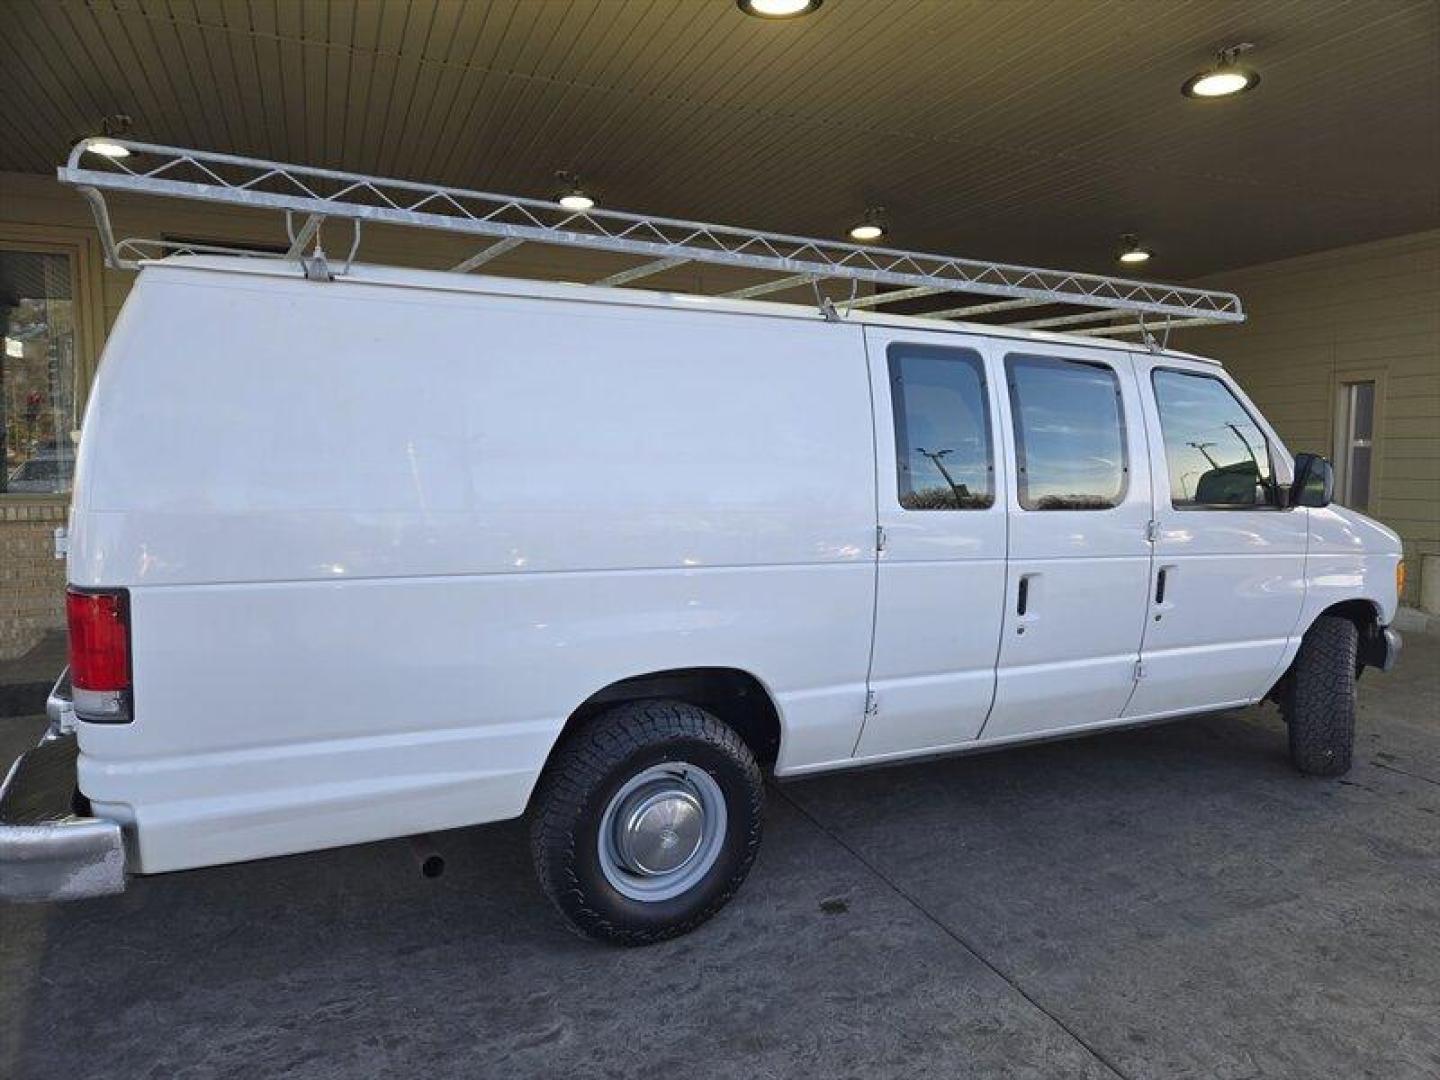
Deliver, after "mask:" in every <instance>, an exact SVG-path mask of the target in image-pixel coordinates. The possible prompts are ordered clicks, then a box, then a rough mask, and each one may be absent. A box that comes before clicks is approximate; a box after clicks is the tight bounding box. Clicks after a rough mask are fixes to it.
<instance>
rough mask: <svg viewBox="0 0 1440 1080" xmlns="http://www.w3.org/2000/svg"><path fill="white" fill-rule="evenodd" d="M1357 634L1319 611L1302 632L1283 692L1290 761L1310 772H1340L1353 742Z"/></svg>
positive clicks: (1347, 766)
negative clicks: (1285, 702)
mask: <svg viewBox="0 0 1440 1080" xmlns="http://www.w3.org/2000/svg"><path fill="white" fill-rule="evenodd" d="M1359 642H1360V635H1359V631H1357V630H1356V628H1355V624H1354V623H1353V622H1351V621H1350V620H1349V619H1346V618H1341V617H1339V616H1334V615H1322V616H1321V617H1320V618H1318V619H1316V620H1315V624H1314V625H1313V626H1311V627H1310V629H1309V630H1308V631H1307V632H1306V634H1305V638H1304V640H1303V641H1302V642H1301V643H1300V652H1299V655H1297V656H1296V658H1295V668H1294V671H1293V673H1292V680H1291V683H1292V684H1291V686H1290V688H1289V692H1288V694H1287V695H1286V699H1287V705H1286V708H1285V721H1286V723H1287V724H1288V725H1289V728H1290V760H1291V761H1292V762H1293V763H1294V765H1295V767H1296V768H1297V769H1299V770H1300V771H1301V772H1302V773H1306V774H1308V775H1311V776H1343V775H1344V774H1345V773H1347V772H1349V771H1350V763H1351V758H1352V756H1353V753H1354V746H1355V665H1356V654H1357V651H1358V649H1359Z"/></svg>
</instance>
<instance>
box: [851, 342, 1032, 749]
mask: <svg viewBox="0 0 1440 1080" xmlns="http://www.w3.org/2000/svg"><path fill="white" fill-rule="evenodd" d="M865 343H866V350H867V353H868V356H869V362H870V381H871V387H872V394H873V398H874V403H875V439H876V470H877V474H878V475H877V477H876V481H877V483H876V487H877V491H878V498H879V507H878V522H879V526H880V529H881V530H882V542H881V544H880V545H879V546H880V558H879V566H878V568H877V576H878V580H877V591H876V610H875V643H874V651H873V653H872V659H871V670H870V689H871V693H872V694H873V695H874V696H873V698H872V699H871V700H872V705H873V709H872V710H871V711H869V712H867V716H866V721H865V727H864V730H863V731H862V732H861V736H860V740H859V743H858V745H857V747H856V754H857V755H858V756H861V757H873V756H880V755H886V754H901V753H907V752H915V751H921V750H930V749H941V748H944V747H948V746H954V745H957V744H960V743H965V742H969V741H971V740H973V739H974V738H975V736H976V735H977V734H978V733H979V731H980V728H981V726H982V725H983V724H984V723H985V717H986V716H987V714H988V713H989V711H990V703H991V699H992V697H993V696H994V690H995V651H996V646H997V643H998V640H999V633H1000V612H1001V608H1002V606H1003V604H1004V594H1005V505H1004V498H1003V495H1002V492H1003V491H1004V483H1003V466H1002V463H1001V454H1000V452H999V445H1000V439H999V431H1000V421H999V413H998V411H997V405H996V397H995V393H994V391H993V388H992V386H991V380H990V378H989V377H988V375H987V370H986V356H985V354H986V352H987V351H988V350H989V349H990V348H991V345H990V343H989V342H988V341H986V339H984V338H980V337H970V336H969V335H958V334H953V333H927V332H925V331H914V330H890V329H886V328H880V327H866V328H865Z"/></svg>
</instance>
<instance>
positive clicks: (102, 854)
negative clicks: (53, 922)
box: [0, 675, 125, 900]
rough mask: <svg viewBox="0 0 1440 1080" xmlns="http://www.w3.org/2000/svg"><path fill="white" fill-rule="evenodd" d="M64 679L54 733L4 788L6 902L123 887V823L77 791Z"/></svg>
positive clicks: (1, 832)
mask: <svg viewBox="0 0 1440 1080" xmlns="http://www.w3.org/2000/svg"><path fill="white" fill-rule="evenodd" d="M67 689H68V685H67V684H66V678H65V676H64V675H62V676H61V678H60V681H59V682H57V683H56V688H55V690H54V691H52V693H51V697H50V702H49V712H50V729H49V730H48V731H47V732H46V733H45V737H44V738H43V739H42V740H41V741H40V745H39V746H37V747H36V748H35V749H34V750H30V751H28V752H26V753H24V754H21V755H20V757H18V758H17V759H16V760H15V764H14V765H12V766H11V767H10V772H9V773H8V774H7V775H6V777H5V782H4V783H3V784H0V900H77V899H80V898H82V897H87V896H106V895H108V894H110V893H117V892H120V891H122V890H123V889H124V888H125V844H124V839H123V837H122V835H121V831H120V824H119V822H116V821H111V820H110V819H108V818H97V817H90V816H89V815H88V814H87V813H85V812H84V807H83V805H82V802H83V800H80V799H79V798H78V793H77V791H76V789H75V759H76V756H77V754H78V753H79V747H78V746H77V745H76V742H75V735H74V730H73V729H74V717H73V713H67V710H66V708H65V706H66V705H67V704H68V701H67V697H68V695H67V694H66V693H65V691H66V690H67Z"/></svg>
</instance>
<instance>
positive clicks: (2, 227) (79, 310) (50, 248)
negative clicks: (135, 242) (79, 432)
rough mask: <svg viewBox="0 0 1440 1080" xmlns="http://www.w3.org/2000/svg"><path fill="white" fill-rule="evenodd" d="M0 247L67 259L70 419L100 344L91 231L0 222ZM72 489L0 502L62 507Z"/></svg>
mask: <svg viewBox="0 0 1440 1080" xmlns="http://www.w3.org/2000/svg"><path fill="white" fill-rule="evenodd" d="M0 248H4V249H5V250H7V251H21V252H26V253H32V254H36V255H62V256H65V257H66V258H68V259H69V260H70V273H71V281H70V284H71V288H72V290H73V292H74V297H75V336H76V341H75V371H74V373H73V377H74V379H75V412H76V423H77V424H79V423H80V422H81V421H82V420H83V418H84V416H85V406H86V404H87V403H88V401H89V398H90V387H91V386H92V384H93V383H94V381H95V368H96V365H97V364H98V363H99V357H100V348H101V344H102V342H103V341H104V339H105V312H104V308H103V305H102V297H103V295H104V283H103V280H102V276H101V265H102V264H101V259H100V250H99V245H98V244H97V242H96V239H95V235H94V232H93V230H91V229H82V228H76V227H74V226H68V225H26V224H18V223H14V222H5V223H0ZM72 495H73V491H66V492H33V491H26V492H19V491H3V492H0V506H50V507H54V506H68V505H69V504H70V500H71V497H72Z"/></svg>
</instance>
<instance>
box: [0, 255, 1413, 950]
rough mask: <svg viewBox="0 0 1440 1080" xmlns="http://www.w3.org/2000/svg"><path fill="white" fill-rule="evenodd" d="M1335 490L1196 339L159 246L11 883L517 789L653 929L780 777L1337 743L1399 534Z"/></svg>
mask: <svg viewBox="0 0 1440 1080" xmlns="http://www.w3.org/2000/svg"><path fill="white" fill-rule="evenodd" d="M1297 472H1299V473H1301V474H1303V475H1302V476H1300V477H1298V478H1297V476H1296V473H1297ZM1329 490H1330V480H1329V468H1328V466H1327V465H1326V464H1325V463H1324V462H1323V461H1321V460H1319V459H1316V458H1313V457H1310V456H1307V455H1302V456H1301V457H1300V459H1299V461H1298V464H1292V458H1291V456H1290V453H1289V452H1288V451H1287V450H1286V448H1285V447H1284V445H1283V444H1282V443H1281V441H1280V439H1279V437H1278V436H1277V435H1276V434H1275V432H1274V430H1273V429H1272V428H1271V427H1270V425H1269V424H1268V423H1267V422H1266V421H1265V419H1264V418H1263V417H1262V416H1261V415H1260V413H1259V412H1258V411H1257V410H1256V409H1255V407H1254V406H1253V405H1252V404H1251V403H1250V401H1249V400H1248V399H1247V398H1246V396H1245V394H1244V392H1243V391H1242V390H1241V389H1240V388H1239V387H1238V386H1237V385H1236V384H1235V383H1234V381H1233V380H1231V379H1230V377H1229V376H1228V375H1227V374H1226V373H1225V371H1224V370H1223V369H1222V368H1221V367H1220V366H1219V365H1218V364H1216V363H1213V362H1211V361H1207V360H1203V359H1199V358H1196V357H1193V356H1188V355H1184V354H1180V353H1175V352H1165V351H1160V352H1152V351H1148V350H1146V349H1144V348H1141V347H1138V346H1132V345H1125V344H1121V343H1117V342H1108V341H1101V340H1094V339H1086V338H1076V337H1066V336H1063V335H1059V334H1049V333H1044V332H1038V331H1024V330H1006V329H1004V328H999V327H980V326H973V325H972V326H966V325H954V326H951V325H945V324H938V323H936V322H934V321H929V320H923V319H918V318H907V317H904V316H893V315H885V314H878V313H877V314H864V313H861V312H855V313H852V314H851V315H850V316H849V317H847V318H844V319H841V320H838V321H836V320H827V319H824V318H821V317H820V316H819V315H818V314H817V313H816V312H815V311H814V310H813V309H812V310H807V309H804V308H800V307H796V306H793V305H782V304H768V303H762V302H756V301H743V300H723V299H709V298H701V297H694V296H678V295H669V294H663V293H647V292H639V291H635V290H621V289H597V288H593V287H579V286H567V285H561V284H542V283H535V282H524V281H511V280H505V279H500V278H482V277H462V276H459V275H454V274H444V273H429V272H422V271H412V270H395V269H385V268H366V267H356V268H354V269H353V270H352V271H351V272H350V273H349V274H348V275H347V276H346V277H345V278H344V279H343V280H337V281H333V282H324V283H317V282H315V281H310V280H306V279H305V278H304V277H302V276H300V275H298V274H296V273H295V271H294V268H293V266H291V265H288V264H283V263H281V264H266V263H262V262H258V261H256V260H245V259H236V258H225V257H214V256H211V257H187V258H179V259H167V260H162V261H158V262H154V263H151V264H148V265H146V266H145V267H144V269H143V270H142V272H141V273H140V275H139V278H138V280H137V281H136V283H135V285H134V288H133V289H132V291H131V293H130V296H129V299H128V300H127V301H126V303H125V307H124V310H123V312H122V313H121V315H120V318H119V321H118V322H117V324H116V326H115V328H114V331H113V333H112V334H111V336H110V339H109V344H108V346H107V348H106V352H105V357H104V362H103V364H102V366H101V369H100V374H99V377H98V380H97V382H96V384H95V387H94V390H93V393H92V396H91V400H90V403H89V408H88V411H87V414H86V419H85V425H84V438H83V441H82V443H81V447H80V454H79V461H78V468H77V474H76V479H75V494H74V507H73V511H72V519H71V528H70V540H69V542H70V549H69V581H70V590H69V598H68V602H69V616H70V637H71V648H72V658H71V673H72V676H73V682H74V704H73V708H74V713H75V716H76V718H77V719H78V725H76V726H77V727H78V756H77V754H76V745H75V740H74V739H69V738H59V739H55V740H52V741H50V742H47V743H46V744H45V745H43V746H42V747H41V748H40V749H38V750H37V751H34V752H32V753H31V754H30V755H27V756H26V757H25V758H22V759H21V761H20V762H19V763H17V766H16V768H15V769H14V770H12V772H11V775H10V777H9V779H8V781H7V791H6V792H5V794H4V800H5V802H6V803H7V804H9V805H10V806H11V810H10V812H9V814H8V816H6V817H5V822H6V823H5V824H4V825H0V830H3V831H0V858H3V860H4V861H3V863H0V874H3V881H4V889H3V891H4V892H5V893H6V894H8V895H10V896H12V897H30V898H34V897H37V896H51V897H53V896H66V895H84V894H92V893H95V892H103V891H107V890H109V889H113V888H116V887H119V886H120V885H122V884H123V882H124V874H125V873H126V872H128V873H137V874H153V873H159V872H162V871H169V870H181V869H185V868H187V867H197V866H206V865H212V864H216V863H225V862H234V861H238V860H245V859H255V858H262V857H266V856H272V855H283V854H287V853H290V852H301V851H311V850H315V849H318V848H325V847H331V846H335V845H341V844H354V843H360V842H364V841H371V840H378V839H381V838H383V837H397V836H408V835H412V834H423V833H426V832H428V831H431V830H440V829H451V828H455V827H457V826H467V825H475V824H479V823H481V822H490V821H498V820H502V819H506V818H514V817H517V816H520V815H525V816H527V817H528V819H529V821H530V823H531V836H532V842H533V851H534V858H535V866H536V870H537V872H538V874H539V876H540V880H541V882H542V883H543V885H544V888H545V890H546V892H547V893H548V895H549V896H550V898H551V899H552V900H553V901H554V902H555V904H556V905H557V906H558V907H559V908H560V910H561V911H562V912H564V914H565V915H566V916H568V917H569V919H570V920H571V921H572V922H573V923H574V924H575V925H576V926H577V927H579V928H580V929H582V930H584V931H585V932H587V933H590V934H593V935H595V936H598V937H602V938H608V939H612V940H616V941H622V942H631V943H636V942H648V941H653V940H657V939H660V938H664V937H667V936H670V935H673V934H677V933H680V932H683V931H685V930H688V929H690V928H691V927H694V926H695V925H697V924H698V923H700V922H701V921H703V920H705V919H707V918H709V917H710V916H711V915H713V914H714V913H715V912H716V911H717V910H718V909H719V908H720V907H721V906H722V905H723V904H724V903H725V902H726V901H727V900H728V899H729V898H730V896H731V895H733V894H734V892H735V890H736V889H737V888H738V887H739V885H740V883H741V882H742V881H743V879H744V878H745V875H746V873H747V871H748V870H749V868H750V864H751V861H752V860H753V859H754V857H755V853H756V850H757V848H758V846H759V842H760V830H761V807H762V803H763V799H764V781H763V776H764V775H765V773H766V771H771V772H773V774H774V775H775V776H777V777H781V778H786V777H796V776H803V775H807V774H811V773H817V772H822V771H826V770H833V769H844V768H853V767H855V766H860V765H872V764H875V763H878V762H891V761H897V760H901V759H905V758H913V757H917V756H920V755H933V754H938V753H951V752H965V751H972V750H980V749H988V748H992V747H995V746H997V745H1000V744H1009V743H1024V742H1029V741H1032V740H1037V739H1046V738H1052V737H1056V736H1064V735H1074V734H1079V733H1082V732H1089V731H1097V730H1104V729H1108V728H1113V727H1119V726H1125V725H1132V724H1140V723H1145V722H1148V721H1153V720H1158V719H1162V718H1168V717H1175V716H1182V715H1187V714H1192V713H1198V712H1203V711H1207V710H1215V709H1229V708H1235V707H1238V706H1244V705H1249V704H1253V703H1255V702H1257V701H1260V700H1261V699H1262V698H1264V697H1266V696H1267V695H1269V696H1271V697H1274V698H1275V699H1276V700H1278V701H1279V702H1280V703H1281V706H1282V708H1283V709H1284V711H1285V715H1286V719H1287V720H1288V722H1289V729H1290V751H1291V755H1292V757H1293V759H1294V762H1295V764H1296V766H1297V767H1298V768H1299V769H1300V770H1301V771H1303V772H1308V773H1316V774H1323V775H1335V774H1338V773H1341V772H1344V771H1345V769H1346V768H1347V767H1348V765H1349V762H1350V754H1351V745H1352V741H1353V732H1354V720H1355V699H1354V686H1355V679H1356V676H1357V675H1358V674H1359V671H1360V668H1361V666H1362V665H1369V666H1374V667H1380V668H1388V667H1389V666H1390V665H1391V664H1392V663H1393V662H1394V659H1395V656H1396V653H1397V650H1398V647H1399V639H1398V637H1397V636H1396V635H1395V634H1394V633H1393V632H1392V631H1391V630H1389V629H1388V624H1389V623H1390V621H1391V619H1392V617H1393V616H1394V615H1395V611H1396V604H1397V575H1398V574H1399V573H1400V568H1401V562H1400V543H1399V541H1398V539H1397V538H1396V536H1395V534H1394V533H1393V532H1391V531H1390V530H1388V529H1386V528H1385V527H1383V526H1381V525H1378V524H1376V523H1375V522H1373V521H1371V520H1369V519H1368V518H1366V517H1364V516H1362V515H1360V514H1357V513H1355V512H1353V511H1349V510H1345V509H1342V508H1340V507H1338V506H1334V505H1330V500H1329ZM62 726H63V725H62ZM67 770H68V771H67ZM27 777H28V778H29V779H27ZM56 777H61V778H62V779H63V780H64V784H63V787H64V796H63V802H64V806H63V811H62V813H61V814H60V815H59V816H57V817H54V818H52V819H50V820H48V821H45V820H41V819H40V818H38V817H36V816H35V814H34V812H33V811H34V810H35V807H36V806H38V805H40V804H41V803H43V801H44V799H43V798H42V797H41V796H40V795H38V794H37V793H36V792H35V790H33V789H35V788H37V787H38V786H40V785H41V783H42V781H44V780H46V778H48V779H49V781H50V782H51V783H52V786H53V783H54V781H55V778H56ZM76 780H78V795H75V796H74V797H75V799H76V800H77V801H78V804H79V806H78V807H72V806H71V805H70V803H71V797H72V794H74V789H75V786H76V784H75V781H76ZM17 807H19V808H20V809H24V808H26V807H28V808H29V809H30V810H31V811H32V813H31V817H30V819H29V820H26V819H24V818H23V817H18V819H17V815H18V814H19V810H17V809H16V808H17Z"/></svg>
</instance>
